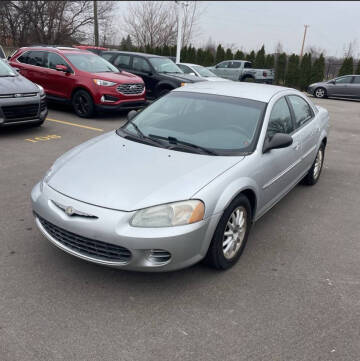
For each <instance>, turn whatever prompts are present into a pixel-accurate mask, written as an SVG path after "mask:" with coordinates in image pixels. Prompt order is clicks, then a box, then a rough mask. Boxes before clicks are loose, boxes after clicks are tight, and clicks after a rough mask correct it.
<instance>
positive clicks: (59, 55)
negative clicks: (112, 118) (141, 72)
mask: <svg viewBox="0 0 360 361" xmlns="http://www.w3.org/2000/svg"><path fill="white" fill-rule="evenodd" d="M10 64H11V66H13V67H15V68H17V69H19V71H20V73H21V74H22V75H24V76H25V77H26V78H28V79H30V80H32V81H33V82H35V83H37V84H40V85H41V86H43V87H44V89H45V93H46V96H47V99H49V100H53V101H60V102H67V103H71V104H72V106H73V108H74V110H75V112H76V114H77V115H78V116H80V117H91V116H92V115H93V114H94V111H95V110H96V109H99V110H112V111H114V110H123V109H137V108H141V107H143V106H144V105H145V86H144V82H143V81H142V79H141V78H139V77H138V76H136V75H133V74H130V73H126V72H125V71H121V72H120V71H119V70H118V69H117V68H115V67H114V66H113V65H112V64H110V63H109V62H108V61H106V60H105V59H103V58H102V57H100V56H98V55H95V54H93V53H91V52H89V51H86V50H80V49H75V48H66V47H50V46H49V47H26V48H20V49H19V50H18V51H17V52H16V53H15V54H14V55H13V56H12V57H11V59H10Z"/></svg>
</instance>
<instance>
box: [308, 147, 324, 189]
mask: <svg viewBox="0 0 360 361" xmlns="http://www.w3.org/2000/svg"><path fill="white" fill-rule="evenodd" d="M324 156H325V145H324V143H323V144H321V146H320V148H319V150H318V152H317V154H316V158H315V160H314V163H313V165H312V166H311V168H310V169H309V172H308V173H307V174H306V176H305V178H304V180H303V183H305V184H307V185H310V186H312V185H314V184H316V183H317V181H318V180H319V178H320V174H321V171H322V168H323V164H324Z"/></svg>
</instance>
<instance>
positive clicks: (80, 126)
mask: <svg viewBox="0 0 360 361" xmlns="http://www.w3.org/2000/svg"><path fill="white" fill-rule="evenodd" d="M46 120H49V121H50V122H56V123H61V124H67V125H72V126H74V127H79V128H85V129H90V130H95V131H96V132H103V131H104V129H100V128H93V127H89V126H87V125H82V124H78V123H72V122H66V121H65V120H58V119H52V118H46Z"/></svg>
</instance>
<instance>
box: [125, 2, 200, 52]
mask: <svg viewBox="0 0 360 361" xmlns="http://www.w3.org/2000/svg"><path fill="white" fill-rule="evenodd" d="M177 10H178V9H177V5H176V4H175V2H168V1H164V2H163V1H138V2H130V3H129V5H128V9H127V13H126V14H125V15H124V16H123V23H124V26H123V30H124V31H125V32H126V33H127V34H129V35H130V36H131V38H132V40H133V41H134V43H135V44H136V45H137V46H141V47H145V46H150V47H151V48H154V47H157V46H164V45H174V44H175V43H176V37H177V26H178V24H177ZM179 10H180V9H179ZM199 14H200V12H199V5H198V4H197V3H196V2H195V1H191V2H189V6H187V7H186V9H185V11H184V16H183V29H184V32H183V35H182V37H183V45H188V44H189V42H190V41H191V39H192V36H193V35H194V34H195V33H196V30H197V24H198V19H199V18H198V17H199Z"/></svg>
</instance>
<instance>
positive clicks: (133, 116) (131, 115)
mask: <svg viewBox="0 0 360 361" xmlns="http://www.w3.org/2000/svg"><path fill="white" fill-rule="evenodd" d="M137 113H138V112H137V111H136V110H130V111H129V113H128V114H127V120H128V121H129V122H130V121H131V120H133V119H134V118H135V116H136V114H137Z"/></svg>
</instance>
